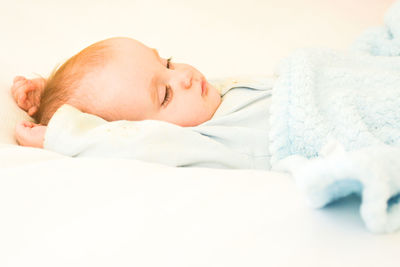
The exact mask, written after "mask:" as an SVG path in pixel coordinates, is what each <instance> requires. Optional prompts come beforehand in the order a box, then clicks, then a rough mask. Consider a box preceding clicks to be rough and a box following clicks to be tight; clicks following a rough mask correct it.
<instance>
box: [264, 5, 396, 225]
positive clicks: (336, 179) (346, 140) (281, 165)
mask: <svg viewBox="0 0 400 267" xmlns="http://www.w3.org/2000/svg"><path fill="white" fill-rule="evenodd" d="M399 39H400V1H398V2H396V3H395V4H394V5H393V6H392V8H391V9H390V10H389V11H388V12H387V14H386V16H385V26H384V27H381V28H375V29H372V30H369V31H366V32H365V33H364V34H362V35H361V37H360V38H359V39H358V40H357V41H356V43H355V44H354V45H353V47H352V48H351V50H350V51H346V52H339V51H332V50H328V49H301V50H298V51H295V52H294V53H293V54H292V55H291V56H289V57H288V58H287V59H285V60H284V61H283V62H282V63H281V64H280V66H279V68H278V75H279V78H278V80H277V82H276V84H275V86H274V90H273V92H274V93H273V97H272V105H271V120H270V123H271V132H270V140H271V144H270V151H271V154H272V160H271V165H272V168H273V169H274V170H281V171H289V172H291V173H292V174H293V177H294V179H295V180H296V182H297V184H298V185H299V187H300V188H301V189H303V191H304V192H305V194H306V197H307V198H308V200H309V203H310V205H311V206H313V207H316V208H320V207H324V206H325V205H327V204H329V203H331V202H333V201H335V200H337V199H339V198H343V197H345V196H348V195H350V194H357V195H359V196H360V197H361V200H362V204H361V208H360V211H361V216H362V218H363V220H364V222H365V224H366V226H367V228H368V229H369V230H370V231H372V232H375V233H388V232H392V231H395V230H397V229H399V228H400V204H399V199H400V146H399V145H400V45H399Z"/></svg>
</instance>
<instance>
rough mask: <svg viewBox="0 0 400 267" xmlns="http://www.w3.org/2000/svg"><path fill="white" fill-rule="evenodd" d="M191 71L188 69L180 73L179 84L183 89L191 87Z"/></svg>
mask: <svg viewBox="0 0 400 267" xmlns="http://www.w3.org/2000/svg"><path fill="white" fill-rule="evenodd" d="M192 78H193V75H192V72H191V71H190V70H183V71H182V73H181V85H182V88H184V89H189V88H190V87H192Z"/></svg>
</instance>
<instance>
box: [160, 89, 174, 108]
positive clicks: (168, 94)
mask: <svg viewBox="0 0 400 267" xmlns="http://www.w3.org/2000/svg"><path fill="white" fill-rule="evenodd" d="M171 95H172V90H171V87H169V86H168V85H167V86H166V87H165V96H164V100H163V102H162V103H161V106H165V105H167V104H168V102H169V101H170V99H171Z"/></svg>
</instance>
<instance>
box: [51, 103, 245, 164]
mask: <svg viewBox="0 0 400 267" xmlns="http://www.w3.org/2000/svg"><path fill="white" fill-rule="evenodd" d="M44 148H45V149H48V150H52V151H55V152H58V153H61V154H63V155H67V156H74V157H81V156H85V157H87V156H89V157H116V158H130V159H137V160H144V161H147V162H156V163H163V164H167V165H170V166H193V165H204V164H208V165H211V164H213V166H219V167H221V166H224V167H233V166H241V162H242V161H243V160H242V158H240V157H237V158H236V157H235V156H229V157H228V156H226V155H230V154H231V153H232V151H231V150H230V149H229V148H228V147H226V146H224V145H222V144H220V143H218V142H215V141H213V140H211V139H210V138H209V137H207V136H204V135H202V134H200V133H198V132H196V131H194V130H191V129H190V128H186V127H180V126H178V125H174V124H171V123H167V122H163V121H152V120H145V121H112V122H107V121H105V120H103V119H102V118H100V117H97V116H94V115H91V114H87V113H83V112H81V111H79V110H77V109H76V108H74V107H72V106H70V105H63V106H61V107H60V108H59V109H58V110H57V111H56V113H55V114H54V115H53V117H52V118H51V120H50V122H49V124H48V126H47V130H46V136H45V140H44ZM233 158H235V159H233ZM232 164H234V165H233V166H231V165H232Z"/></svg>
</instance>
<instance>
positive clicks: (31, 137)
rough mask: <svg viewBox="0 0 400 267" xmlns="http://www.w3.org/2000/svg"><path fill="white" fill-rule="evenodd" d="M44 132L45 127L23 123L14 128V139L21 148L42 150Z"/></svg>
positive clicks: (27, 122)
mask: <svg viewBox="0 0 400 267" xmlns="http://www.w3.org/2000/svg"><path fill="white" fill-rule="evenodd" d="M46 130H47V127H46V126H43V125H40V124H36V123H33V122H29V121H23V122H20V123H19V124H17V126H16V127H15V137H16V139H17V142H18V144H20V145H21V146H30V147H38V148H43V142H44V136H45V134H46Z"/></svg>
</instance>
